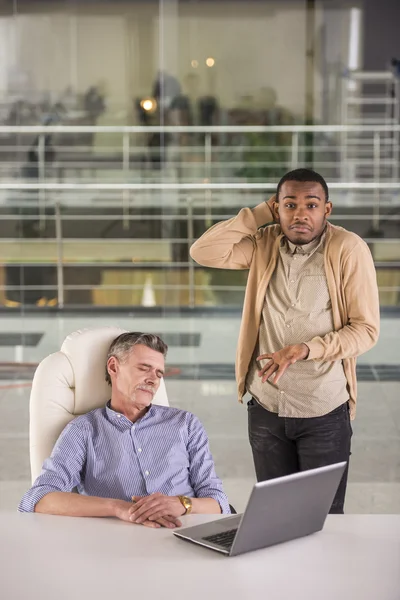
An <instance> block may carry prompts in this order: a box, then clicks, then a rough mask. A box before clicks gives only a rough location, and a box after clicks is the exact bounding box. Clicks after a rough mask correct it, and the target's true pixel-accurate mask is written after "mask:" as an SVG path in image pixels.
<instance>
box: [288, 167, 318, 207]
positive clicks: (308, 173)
mask: <svg viewBox="0 0 400 600" xmlns="http://www.w3.org/2000/svg"><path fill="white" fill-rule="evenodd" d="M285 181H299V182H301V183H306V182H307V183H308V182H311V181H313V182H315V183H320V184H321V186H322V187H323V190H324V192H325V201H326V202H328V200H329V190H328V185H327V183H326V181H325V179H324V178H323V177H322V175H320V174H319V173H317V172H316V171H313V170H312V169H295V170H294V171H289V173H286V175H284V176H283V177H282V179H281V180H280V182H279V183H278V186H277V188H276V201H277V202H279V192H280V191H281V187H282V186H283V184H284V183H285Z"/></svg>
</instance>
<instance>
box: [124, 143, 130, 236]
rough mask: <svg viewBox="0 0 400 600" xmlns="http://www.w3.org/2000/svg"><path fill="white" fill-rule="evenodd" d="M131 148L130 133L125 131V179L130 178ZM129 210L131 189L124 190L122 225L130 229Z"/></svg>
mask: <svg viewBox="0 0 400 600" xmlns="http://www.w3.org/2000/svg"><path fill="white" fill-rule="evenodd" d="M129 149H130V139H129V133H126V132H125V133H124V134H123V137H122V172H123V177H124V181H127V180H128V178H129V159H130V157H129ZM129 211H130V193H129V190H127V189H124V190H123V191H122V226H123V228H124V229H129Z"/></svg>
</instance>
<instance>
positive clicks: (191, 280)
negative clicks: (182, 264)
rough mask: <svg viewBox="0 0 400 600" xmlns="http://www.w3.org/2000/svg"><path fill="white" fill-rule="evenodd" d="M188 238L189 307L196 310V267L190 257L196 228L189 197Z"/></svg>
mask: <svg viewBox="0 0 400 600" xmlns="http://www.w3.org/2000/svg"><path fill="white" fill-rule="evenodd" d="M187 232H188V233H187V237H188V256H189V259H188V260H189V263H188V265H189V270H188V273H189V307H190V308H194V306H195V304H196V295H195V294H196V290H195V272H194V271H195V267H194V262H193V259H192V258H191V256H190V248H191V246H192V244H193V242H194V227H193V198H191V196H188V199H187Z"/></svg>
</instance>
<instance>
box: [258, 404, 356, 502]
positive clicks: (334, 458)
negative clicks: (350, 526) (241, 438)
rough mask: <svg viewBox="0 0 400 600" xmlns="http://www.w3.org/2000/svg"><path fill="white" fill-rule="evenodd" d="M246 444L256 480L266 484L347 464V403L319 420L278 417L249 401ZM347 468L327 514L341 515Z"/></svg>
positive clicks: (348, 443)
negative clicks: (250, 450)
mask: <svg viewBox="0 0 400 600" xmlns="http://www.w3.org/2000/svg"><path fill="white" fill-rule="evenodd" d="M247 410H248V418H249V440H250V445H251V449H252V452H253V460H254V466H255V470H256V475H257V480H258V481H265V480H267V479H274V478H275V477H282V476H283V475H290V474H291V473H297V472H298V471H307V470H308V469H315V468H317V467H324V466H326V465H330V464H333V463H336V462H341V461H347V463H348V461H349V458H350V454H351V452H350V446H351V436H352V433H353V431H352V428H351V424H350V415H349V406H348V403H347V402H346V403H345V404H342V405H341V406H339V407H338V408H335V410H333V411H332V412H330V413H328V414H327V415H324V416H322V417H311V418H308V419H300V418H287V417H279V416H278V415H277V414H276V413H272V412H269V411H268V410H266V409H265V408H263V407H262V406H261V405H260V404H258V402H257V401H256V400H255V399H254V398H252V399H251V400H250V401H249V402H248V403H247ZM347 475H348V464H347V467H346V470H345V472H344V474H343V477H342V480H341V482H340V484H339V487H338V490H337V492H336V496H335V498H334V500H333V504H332V506H331V509H330V511H329V512H330V513H333V514H343V512H344V511H343V507H344V499H345V495H346V486H347Z"/></svg>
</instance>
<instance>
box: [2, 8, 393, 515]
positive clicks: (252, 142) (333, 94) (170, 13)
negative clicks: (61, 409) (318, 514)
mask: <svg viewBox="0 0 400 600" xmlns="http://www.w3.org/2000/svg"><path fill="white" fill-rule="evenodd" d="M373 4H374V3H373V2H370V1H367V0H366V1H365V2H357V3H355V4H354V3H353V2H347V1H339V0H338V1H337V2H335V1H331V0H330V1H328V0H326V1H325V0H315V1H314V0H297V1H295V0H286V1H285V2H283V1H282V0H280V1H278V0H268V1H264V2H260V1H257V0H248V1H246V2H243V1H239V0H237V1H236V0H213V1H211V0H191V1H190V2H188V1H187V0H159V2H156V1H151V2H150V1H149V0H146V1H145V0H142V1H137V2H122V1H120V2H118V1H115V2H114V1H113V2H104V1H102V0H90V1H89V0H82V1H79V2H76V1H75V0H70V1H69V2H68V1H67V2H56V1H55V0H54V2H36V1H35V0H32V1H30V2H26V1H23V0H14V2H13V3H10V2H8V3H4V2H3V3H0V55H1V56H4V57H5V60H3V62H2V63H1V64H0V125H1V128H0V200H1V201H0V216H1V218H0V253H1V256H2V265H1V268H0V304H1V310H2V317H1V318H2V328H3V331H4V334H5V335H6V334H7V335H8V334H9V337H6V338H3V342H4V346H2V345H1V344H0V354H1V357H2V360H3V361H4V362H3V363H0V372H3V377H4V379H6V378H7V381H6V383H5V385H11V386H14V385H16V386H18V387H16V388H15V389H16V390H17V391H16V392H15V396H12V402H13V406H14V405H15V406H16V407H17V408H16V409H15V410H16V412H15V414H11V412H12V411H11V412H7V413H6V414H7V415H8V416H7V418H8V419H10V423H11V421H12V419H14V421H12V423H11V425H10V427H11V429H12V427H14V428H15V431H16V435H15V436H14V437H12V436H11V437H12V440H11V441H10V439H11V438H8V437H7V436H6V435H5V434H7V435H8V430H7V427H8V425H7V424H6V423H7V418H5V419H4V423H5V425H4V430H3V431H2V430H1V427H0V455H1V450H2V444H3V445H4V446H5V452H4V454H6V455H7V453H8V455H9V456H11V459H12V452H14V451H11V450H10V448H11V446H12V445H14V446H15V449H16V450H15V456H23V457H24V461H25V462H24V463H23V466H21V465H22V463H21V464H20V463H19V462H18V464H17V467H18V468H17V467H16V469H15V473H14V471H13V472H12V473H11V475H10V479H12V478H13V477H14V476H15V479H16V482H14V484H13V485H14V487H13V488H12V489H14V490H17V491H16V492H10V494H12V493H14V495H15V497H16V495H17V494H19V492H20V491H21V490H22V486H20V487H18V485H19V484H18V481H21V482H24V485H25V484H27V481H28V480H29V464H28V457H27V435H28V434H27V431H28V430H27V419H28V396H29V388H28V385H29V382H30V380H31V377H32V375H33V372H34V370H35V368H36V366H37V364H38V363H39V362H40V360H42V359H43V358H44V357H45V356H46V355H48V354H49V353H50V352H55V351H57V350H59V348H60V346H61V343H62V341H63V339H64V337H65V336H66V335H68V334H69V333H71V331H73V330H76V329H78V328H84V327H88V326H90V327H96V326H100V325H111V324H112V325H118V326H121V327H124V328H128V329H146V330H151V331H156V332H159V333H161V334H162V333H164V334H169V335H171V333H174V334H176V335H177V336H179V335H181V334H182V336H183V335H186V336H188V337H186V338H184V337H182V338H179V339H178V338H174V340H175V341H174V343H171V344H170V347H171V348H170V354H169V358H168V370H167V375H168V389H169V394H170V398H171V403H172V404H176V405H177V406H180V407H182V408H187V409H188V410H192V411H193V412H195V413H196V414H198V415H199V416H200V417H201V419H202V420H203V421H204V424H205V426H206V429H207V431H208V433H209V435H210V441H211V446H212V450H213V453H214V457H215V460H216V463H217V470H218V472H219V474H220V475H221V476H222V477H223V478H224V481H225V482H226V486H227V489H228V491H229V494H230V497H232V499H233V503H234V504H236V508H237V509H239V510H240V509H242V508H243V504H244V501H245V498H244V496H243V494H242V493H241V492H238V490H239V489H242V490H244V489H245V490H246V494H247V491H249V489H250V487H251V485H252V483H253V480H254V469H253V465H252V462H251V456H250V453H249V446H248V441H247V434H246V423H245V421H246V418H245V415H244V412H243V407H242V406H239V405H237V404H236V402H235V396H236V389H235V383H234V360H235V351H236V344H237V335H238V329H239V324H240V316H241V309H242V306H243V300H244V290H245V285H246V280H247V272H245V271H227V270H216V269H210V268H205V267H202V266H200V265H197V264H195V263H194V262H193V261H192V260H191V259H190V256H189V249H190V246H191V245H192V243H193V242H194V240H195V239H197V238H198V237H199V236H200V235H202V233H203V232H204V231H205V230H206V229H208V228H209V227H211V226H212V225H213V224H215V223H217V222H219V221H221V220H224V219H228V218H230V217H233V216H234V215H236V214H237V213H238V211H239V210H240V209H241V208H242V207H244V206H249V207H254V206H255V205H257V204H259V203H261V202H263V201H264V200H265V199H266V198H268V197H269V196H270V195H272V194H273V193H274V191H275V189H276V184H277V182H278V180H279V178H280V177H281V176H282V175H283V174H284V173H285V172H287V171H288V170H290V169H293V168H297V167H299V166H300V167H312V168H314V169H316V170H317V171H319V172H321V173H322V174H323V175H324V176H325V177H326V179H327V181H328V183H329V184H330V195H331V200H332V202H333V207H334V210H333V214H332V216H331V222H332V223H333V224H335V225H339V226H342V227H345V228H346V229H348V230H350V231H354V232H355V233H357V234H358V235H360V236H361V237H362V238H363V239H364V240H366V242H367V244H368V245H369V247H370V249H371V252H372V255H373V258H374V260H375V264H376V269H377V279H378V285H379V292H380V301H381V306H382V317H383V318H382V334H381V339H380V341H379V343H378V345H377V346H376V348H374V349H372V350H371V351H370V352H369V353H368V354H366V355H365V356H362V357H360V360H359V378H360V409H359V414H360V416H359V417H358V418H357V421H356V423H355V427H354V429H355V432H356V435H355V442H354V452H353V458H352V462H353V461H354V470H353V471H351V472H350V484H349V485H350V487H351V493H350V500H349V502H350V509H351V510H354V511H362V510H364V509H365V510H366V511H367V512H368V511H373V510H375V509H376V510H377V511H378V508H379V510H380V511H381V512H390V511H392V512H393V511H395V512H396V511H398V512H400V506H399V505H398V503H397V504H395V503H394V502H392V501H390V500H389V498H390V497H391V498H398V497H399V494H398V486H399V485H400V483H399V481H398V477H397V478H396V465H397V463H396V460H397V459H396V457H397V456H398V440H399V432H398V427H397V425H395V424H396V423H397V424H398V423H399V422H400V421H399V412H398V406H397V404H396V402H397V396H398V381H397V380H398V372H400V367H399V363H400V361H399V358H398V357H399V353H398V338H399V335H398V333H399V332H398V327H399V325H398V323H399V321H398V316H399V308H400V241H399V240H400V237H399V222H400V216H399V202H400V184H399V177H398V175H399V133H400V128H399V99H400V94H399V78H398V75H399V72H400V71H399V69H398V64H397V63H398V61H397V62H396V60H394V62H393V63H392V64H390V56H389V54H390V53H389V50H388V48H390V47H392V48H393V52H394V54H395V52H396V49H397V45H398V39H397V37H396V34H394V30H393V23H396V22H398V19H397V20H396V15H395V12H394V9H393V10H390V9H389V8H387V10H386V9H385V10H382V11H381V13H382V14H381V15H380V17H379V19H380V20H379V19H378V18H377V13H376V11H377V9H376V7H375V6H374V7H373V6H372V5H373ZM374 8H375V10H374ZM380 23H381V24H382V23H383V25H382V26H381V28H382V31H383V32H384V33H382V34H381V35H377V34H376V33H375V28H379V26H380V25H379V24H380ZM379 31H380V30H379ZM382 39H384V40H385V44H383V42H382ZM383 54H385V55H386V54H387V56H386V58H385V59H383ZM385 61H386V62H385ZM370 71H373V73H374V74H375V75H374V77H375V79H374V78H372V79H371V75H368V72H370ZM360 73H361V74H360ZM376 73H378V74H379V77H378V78H376ZM365 124H367V125H368V128H366V127H364V125H365ZM343 125H344V126H345V127H342V126H343ZM359 125H361V126H362V127H361V128H359V129H354V127H355V126H357V127H358V126H359ZM32 126H36V127H41V129H35V130H33V129H29V128H30V127H32ZM13 127H16V129H13ZM30 335H33V336H34V337H29V336H30ZM27 336H28V337H27ZM35 336H36V337H35ZM38 336H39V337H38ZM176 339H178V341H176ZM183 339H186V342H187V343H186V345H185V343H184V342H182V340H183ZM187 340H189V341H187ZM193 340H195V341H193ZM0 387H1V386H0ZM7 389H8V388H7ZM12 389H14V387H13V388H12ZM371 391H373V392H374V393H373V394H371V393H370V392H371ZM7 393H8V392H7ZM10 393H11V394H13V393H14V392H10ZM376 397H379V398H385V406H384V407H383V408H382V406H383V405H381V404H380V409H379V411H378V413H379V414H378V413H377V412H376V406H375V404H374V403H373V402H372V399H374V398H376ZM0 402H3V405H2V406H4V407H5V410H6V411H7V410H9V409H8V407H9V405H10V403H9V400H8V396H7V395H5V396H4V398H3V400H2V399H1V398H0ZM208 402H209V404H208ZM217 403H218V404H217ZM217 405H218V410H216V409H215V407H216V406H217ZM19 409H20V413H18V417H20V418H21V422H22V423H23V426H22V425H21V426H20V424H19V420H18V419H17V418H16V417H15V415H16V414H17V410H19ZM239 411H240V412H239ZM378 417H379V418H378ZM376 419H378V421H379V423H378V425H379V426H381V431H379V432H378V433H377V430H376V428H375V422H376ZM379 419H381V421H380V420H379ZM22 427H23V431H22ZM357 428H359V429H357ZM378 428H379V427H378ZM2 436H3V437H2ZM24 436H25V437H24ZM377 438H379V439H378V440H377ZM21 440H22V441H21ZM365 440H366V441H365ZM372 440H373V443H372ZM388 440H389V441H388ZM364 442H365V443H364ZM10 444H11V446H10ZM227 447H229V453H227V451H226V448H227ZM370 448H373V454H372V455H371V456H370V455H369V454H368V453H369V452H370ZM228 454H229V456H228ZM363 456H364V457H365V462H364V461H363ZM376 457H379V459H378V458H376ZM11 459H10V460H11ZM367 459H368V460H367ZM11 462H12V461H11ZM377 463H379V465H378V466H377V467H375V466H374V465H377ZM382 464H385V469H383V470H382V469H381V468H378V467H381V465H382ZM388 465H389V466H391V468H388V467H387V466H388ZM18 469H19V472H17V470H18ZM382 473H385V475H382ZM393 473H394V474H395V475H393ZM2 477H3V475H2V474H0V489H2V488H1V484H2V481H1V478H2ZM7 485H8V484H7ZM10 489H11V487H10ZM0 495H1V494H0ZM10 498H11V496H10ZM365 498H368V501H365V502H364V500H365ZM376 498H382V506H381V505H379V507H377V506H375V505H374V502H375V499H376ZM14 500H15V498H14ZM14 500H13V502H14ZM1 502H2V501H0V508H1ZM14 504H15V502H14ZM14 504H13V506H14Z"/></svg>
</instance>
